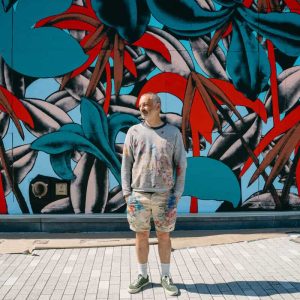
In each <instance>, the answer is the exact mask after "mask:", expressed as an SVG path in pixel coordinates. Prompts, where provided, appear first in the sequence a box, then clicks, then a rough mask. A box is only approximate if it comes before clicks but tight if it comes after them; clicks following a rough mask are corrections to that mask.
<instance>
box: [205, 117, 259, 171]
mask: <svg viewBox="0 0 300 300" xmlns="http://www.w3.org/2000/svg"><path fill="white" fill-rule="evenodd" d="M235 126H236V127H237V129H238V130H239V132H240V133H241V134H242V136H243V138H244V139H245V141H246V143H247V144H248V146H249V147H250V148H251V149H254V148H255V147H256V146H257V144H258V142H259V139H260V136H261V126H262V125H261V120H260V119H259V118H258V117H257V115H256V114H254V113H252V114H249V115H247V116H246V117H244V119H243V123H242V122H241V121H240V120H238V121H236V122H235ZM208 157H211V158H214V159H217V160H220V161H222V162H223V163H225V164H226V165H228V166H229V167H230V168H232V169H236V168H239V167H240V166H241V165H242V164H243V163H244V162H245V161H246V159H247V158H248V157H249V154H248V152H247V151H246V149H245V148H244V147H243V146H242V142H241V140H240V138H239V135H238V134H237V133H235V131H234V130H233V129H232V128H231V126H229V127H228V128H227V129H226V130H225V131H224V134H223V136H221V135H220V136H219V137H218V138H217V139H216V140H215V141H214V143H213V144H212V146H211V148H210V150H209V152H208Z"/></svg>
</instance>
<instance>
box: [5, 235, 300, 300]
mask: <svg viewBox="0 0 300 300" xmlns="http://www.w3.org/2000/svg"><path fill="white" fill-rule="evenodd" d="M158 261H159V260H158V253H157V246H156V245H151V246H150V257H149V264H150V277H151V281H152V284H151V286H150V285H149V287H148V288H145V289H144V290H143V291H142V292H141V293H139V294H135V295H132V296H131V295H130V294H128V293H127V286H128V284H129V282H130V281H131V280H133V279H135V278H136V258H135V249H134V247H133V246H117V247H101V248H81V249H78V248H75V249H50V250H34V251H33V253H32V254H28V255H25V254H2V255H0V299H22V300H24V299H28V300H29V299H74V300H75V299H80V300H81V299H158V300H161V299H166V298H167V297H166V295H165V293H164V291H163V289H162V288H161V286H160V285H159V278H160V273H159V272H160V271H159V263H158ZM171 271H172V275H173V279H174V282H176V283H178V286H179V288H180V291H181V294H180V295H179V297H178V298H179V299H214V300H221V299H300V243H298V239H297V238H296V237H295V236H292V235H288V236H283V237H275V238H270V239H265V240H257V241H247V242H239V243H231V244H222V245H214V246H201V247H195V248H185V249H179V250H174V251H173V252H172V266H171ZM171 298H172V299H175V298H176V297H171Z"/></svg>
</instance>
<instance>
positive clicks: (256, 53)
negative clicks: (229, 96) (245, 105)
mask: <svg viewBox="0 0 300 300" xmlns="http://www.w3.org/2000/svg"><path fill="white" fill-rule="evenodd" d="M232 26H233V30H232V39H231V43H230V47H229V49H228V54H227V71H228V74H229V75H230V77H231V78H232V81H233V84H234V86H235V87H236V88H237V89H238V90H239V91H242V92H243V93H244V94H245V95H247V97H248V98H250V99H256V98H257V96H258V94H259V93H260V92H261V91H262V90H263V89H264V88H265V87H266V85H267V84H268V80H269V78H270V64H269V61H268V57H267V55H266V53H265V50H264V49H263V47H262V46H261V44H260V43H259V42H258V40H257V38H256V37H255V36H254V34H252V32H251V30H250V29H249V28H248V27H247V26H246V25H245V23H243V22H241V21H239V20H238V19H236V20H234V22H232ZM241 62H242V63H241Z"/></svg>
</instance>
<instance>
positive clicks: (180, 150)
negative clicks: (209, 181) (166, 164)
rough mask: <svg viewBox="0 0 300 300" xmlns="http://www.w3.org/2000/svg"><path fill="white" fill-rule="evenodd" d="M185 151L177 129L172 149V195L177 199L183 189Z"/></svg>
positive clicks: (185, 163)
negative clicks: (173, 183)
mask: <svg viewBox="0 0 300 300" xmlns="http://www.w3.org/2000/svg"><path fill="white" fill-rule="evenodd" d="M186 166H187V162H186V153H185V149H184V144H183V140H182V135H181V133H180V131H178V134H177V137H176V141H175V151H174V167H175V170H176V177H175V186H174V195H175V197H176V199H177V201H179V199H180V198H181V195H182V193H183V190H184V182H185V173H186Z"/></svg>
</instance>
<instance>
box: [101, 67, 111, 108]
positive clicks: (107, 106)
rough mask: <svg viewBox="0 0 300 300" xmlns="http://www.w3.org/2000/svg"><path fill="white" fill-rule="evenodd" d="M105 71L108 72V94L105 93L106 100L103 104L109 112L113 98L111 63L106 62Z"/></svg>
mask: <svg viewBox="0 0 300 300" xmlns="http://www.w3.org/2000/svg"><path fill="white" fill-rule="evenodd" d="M105 72H106V91H105V92H106V95H105V102H104V105H103V110H104V112H105V113H106V114H107V113H108V109H109V105H110V99H111V87H112V86H111V71H110V65H109V63H106V66H105Z"/></svg>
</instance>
